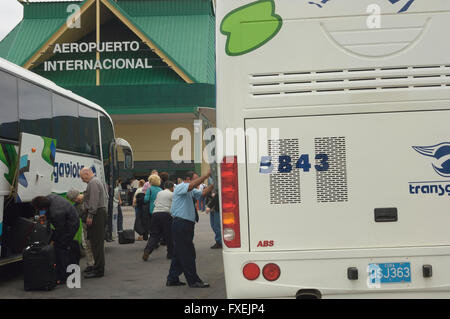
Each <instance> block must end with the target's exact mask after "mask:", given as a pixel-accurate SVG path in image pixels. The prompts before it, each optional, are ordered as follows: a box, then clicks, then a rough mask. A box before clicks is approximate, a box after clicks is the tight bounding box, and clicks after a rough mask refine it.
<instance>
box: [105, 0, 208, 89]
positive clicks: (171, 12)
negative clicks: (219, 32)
mask: <svg viewBox="0 0 450 319" xmlns="http://www.w3.org/2000/svg"><path fill="white" fill-rule="evenodd" d="M107 1H108V2H109V3H110V4H111V5H113V6H115V7H116V8H117V9H118V10H119V11H120V12H121V13H122V14H123V15H124V16H125V17H126V18H127V19H128V20H129V21H130V22H132V23H133V25H134V26H135V27H137V28H138V29H139V30H140V31H141V32H142V33H144V34H145V35H146V36H147V37H148V38H149V39H150V40H151V41H152V42H153V43H154V44H155V45H156V46H157V47H158V48H159V49H160V50H161V51H162V52H164V54H166V55H167V56H168V57H169V58H170V59H171V60H172V61H173V62H174V63H175V64H176V65H177V66H178V67H179V68H180V69H182V70H183V71H184V72H185V73H186V74H187V75H188V76H189V77H190V78H191V79H192V80H193V81H194V82H199V83H211V84H213V83H215V44H214V43H215V39H214V34H215V31H214V30H215V19H214V16H213V14H212V7H211V1H210V0H117V2H116V1H115V0H107Z"/></svg>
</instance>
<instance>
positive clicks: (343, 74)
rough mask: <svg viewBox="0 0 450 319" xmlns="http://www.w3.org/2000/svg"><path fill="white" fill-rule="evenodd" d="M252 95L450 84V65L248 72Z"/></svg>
mask: <svg viewBox="0 0 450 319" xmlns="http://www.w3.org/2000/svg"><path fill="white" fill-rule="evenodd" d="M249 84H250V94H251V95H252V96H253V97H256V98H257V97H267V96H281V95H305V94H307V95H308V94H317V93H319V94H329V93H335V92H346V93H355V92H364V91H368V92H369V91H370V92H374V91H383V90H400V89H423V88H446V87H450V65H441V66H439V65H430V66H399V67H389V68H366V69H353V70H352V69H347V70H328V71H314V72H284V73H281V72H280V73H266V74H252V75H250V83H249Z"/></svg>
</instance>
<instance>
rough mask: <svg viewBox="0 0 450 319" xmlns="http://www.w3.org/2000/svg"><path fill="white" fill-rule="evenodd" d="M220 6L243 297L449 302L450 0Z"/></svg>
mask: <svg viewBox="0 0 450 319" xmlns="http://www.w3.org/2000/svg"><path fill="white" fill-rule="evenodd" d="M216 2H217V7H216V18H217V19H216V21H217V23H216V58H217V127H218V129H220V130H221V131H222V132H224V131H225V130H226V129H229V128H234V129H236V128H241V129H242V128H243V129H245V131H246V132H247V133H248V132H250V131H249V130H250V129H251V130H252V132H261V131H266V132H272V131H275V130H278V136H276V137H273V136H271V137H269V135H268V134H266V135H264V134H263V135H259V136H258V137H259V139H258V141H256V142H255V139H254V137H253V136H254V135H250V134H248V135H247V136H246V137H245V138H244V139H242V141H240V142H239V143H235V144H234V149H232V148H231V147H230V149H227V150H226V151H224V156H225V157H228V158H231V161H223V162H222V164H221V168H220V176H221V182H220V187H221V194H222V196H221V205H222V224H223V240H224V250H223V260H224V269H225V281H226V289H227V296H228V297H230V298H299V299H302V298H377V297H378V298H422V297H432V298H441V297H443V298H449V297H450V273H449V272H448V269H449V268H450V231H449V230H450V208H449V203H450V202H449V198H450V197H449V195H450V129H449V124H450V41H449V40H448V38H447V37H446V30H449V28H450V1H448V0H434V1H427V0H353V1H350V0H260V1H255V0H217V1H216ZM228 142H229V141H228V140H227V143H228ZM230 145H232V144H231V143H230ZM261 145H263V147H262V148H263V149H261V148H259V149H257V150H256V149H255V146H258V147H259V146H261ZM240 150H244V151H242V152H240ZM255 154H258V158H257V159H256V160H252V157H253V156H254V155H255ZM233 159H234V162H233Z"/></svg>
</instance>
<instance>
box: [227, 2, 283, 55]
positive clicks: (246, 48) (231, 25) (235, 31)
mask: <svg viewBox="0 0 450 319" xmlns="http://www.w3.org/2000/svg"><path fill="white" fill-rule="evenodd" d="M282 25H283V20H282V19H281V17H280V16H279V15H277V14H275V3H274V1H273V0H261V1H256V2H253V3H250V4H247V5H245V6H243V7H240V8H237V9H235V10H233V11H231V12H230V13H228V14H227V15H226V16H225V18H224V19H223V20H222V24H221V26H220V32H222V34H224V35H226V36H227V44H226V47H225V51H226V52H227V54H228V55H231V56H237V55H243V54H246V53H249V52H251V51H253V50H256V49H257V48H259V47H261V46H263V45H264V44H266V43H267V42H269V41H270V40H271V39H272V38H273V37H274V36H275V35H277V33H278V31H280V29H281V26H282Z"/></svg>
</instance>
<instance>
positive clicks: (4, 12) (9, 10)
mask: <svg viewBox="0 0 450 319" xmlns="http://www.w3.org/2000/svg"><path fill="white" fill-rule="evenodd" d="M22 17H23V7H22V5H21V4H20V3H19V2H18V1H17V0H0V40H3V38H4V37H5V36H6V35H7V34H8V33H9V32H10V31H11V30H12V29H13V28H14V27H15V26H16V25H17V24H18V23H19V22H20V21H21V20H22Z"/></svg>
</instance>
